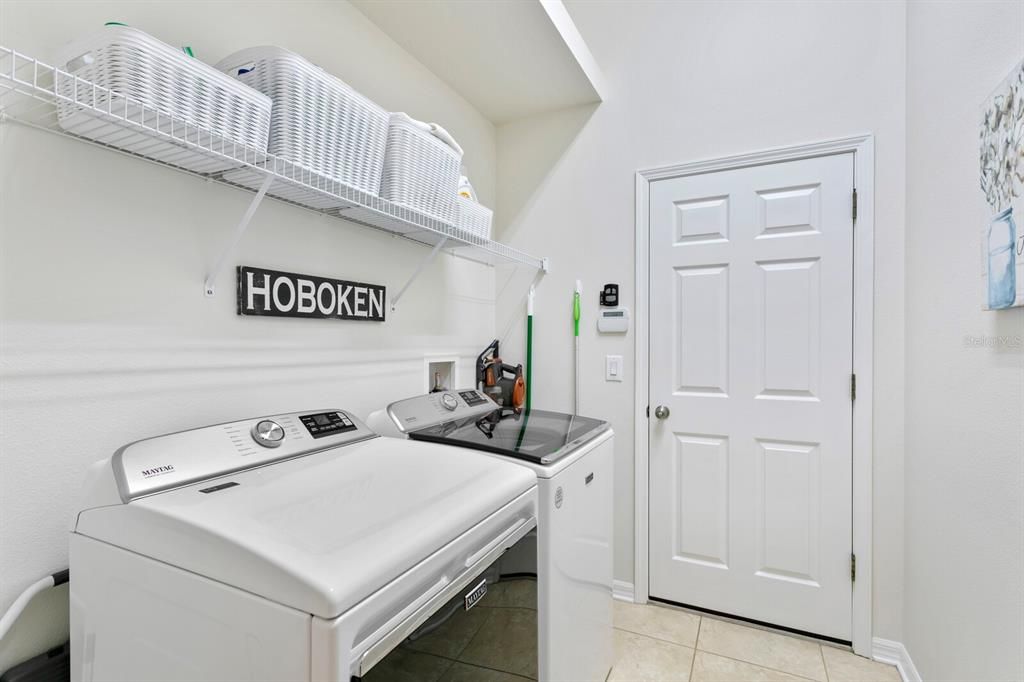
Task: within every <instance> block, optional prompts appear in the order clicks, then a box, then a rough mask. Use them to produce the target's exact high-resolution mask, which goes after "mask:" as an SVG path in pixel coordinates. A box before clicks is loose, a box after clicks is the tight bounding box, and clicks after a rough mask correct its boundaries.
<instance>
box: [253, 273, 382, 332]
mask: <svg viewBox="0 0 1024 682" xmlns="http://www.w3.org/2000/svg"><path fill="white" fill-rule="evenodd" d="M386 291H387V290H386V289H385V287H383V286H381V285H379V284H365V283H363V282H348V281H345V280H342V279H328V278H327V277H315V276H313V275H297V274H295V273H293V272H278V271H277V270H263V269H262V268H250V267H248V266H245V265H240V266H238V314H239V315H264V316H272V317H308V318H314V319H325V318H333V319H338V320H370V321H373V322H383V321H384V306H385V301H386V300H387V296H386Z"/></svg>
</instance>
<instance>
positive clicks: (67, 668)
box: [0, 642, 71, 682]
mask: <svg viewBox="0 0 1024 682" xmlns="http://www.w3.org/2000/svg"><path fill="white" fill-rule="evenodd" d="M70 679H71V643H70V642H65V643H64V644H63V645H62V646H58V647H54V648H53V649H50V650H49V651H47V652H46V653H45V654H39V655H38V656H36V657H34V658H30V659H28V660H27V661H25V662H24V663H19V664H18V665H16V666H14V667H13V668H11V669H10V670H8V671H7V672H5V673H4V674H3V675H0V682H68V680H70Z"/></svg>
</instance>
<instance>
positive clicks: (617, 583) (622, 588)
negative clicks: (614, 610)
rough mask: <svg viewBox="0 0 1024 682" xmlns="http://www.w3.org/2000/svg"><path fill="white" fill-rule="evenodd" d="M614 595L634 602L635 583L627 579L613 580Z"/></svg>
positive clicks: (622, 599) (616, 597)
mask: <svg viewBox="0 0 1024 682" xmlns="http://www.w3.org/2000/svg"><path fill="white" fill-rule="evenodd" d="M612 597H614V598H615V599H618V600H620V601H628V602H633V601H634V597H635V593H634V590H633V583H627V582H626V581H625V580H613V581H612Z"/></svg>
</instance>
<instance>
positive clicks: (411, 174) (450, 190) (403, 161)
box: [380, 113, 462, 225]
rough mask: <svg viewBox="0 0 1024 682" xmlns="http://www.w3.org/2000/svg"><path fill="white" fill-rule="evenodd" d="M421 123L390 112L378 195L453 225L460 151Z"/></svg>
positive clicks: (460, 159)
mask: <svg viewBox="0 0 1024 682" xmlns="http://www.w3.org/2000/svg"><path fill="white" fill-rule="evenodd" d="M423 125H424V124H420V123H418V122H416V121H414V120H413V119H411V118H410V117H409V116H407V115H406V114H403V113H395V114H391V123H390V125H389V126H388V145H387V152H386V153H385V155H384V174H383V176H382V177H381V183H380V196H381V198H383V199H387V200H388V201H392V202H394V203H396V204H401V205H402V206H405V207H407V208H411V209H413V210H414V211H418V212H420V213H423V214H425V215H427V216H429V217H431V218H435V219H437V220H440V221H441V222H444V223H447V224H448V225H455V224H456V214H455V197H456V195H457V194H458V189H459V166H460V164H461V162H462V152H461V150H457V149H455V148H453V147H452V146H450V145H449V144H446V143H445V142H442V141H441V140H440V139H438V138H437V137H436V136H434V135H432V134H431V133H429V132H427V131H425V130H424V129H423Z"/></svg>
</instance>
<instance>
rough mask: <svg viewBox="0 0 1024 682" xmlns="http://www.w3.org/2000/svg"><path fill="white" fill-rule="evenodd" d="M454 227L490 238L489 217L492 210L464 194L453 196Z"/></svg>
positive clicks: (491, 215) (491, 214) (490, 217)
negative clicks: (455, 217)
mask: <svg viewBox="0 0 1024 682" xmlns="http://www.w3.org/2000/svg"><path fill="white" fill-rule="evenodd" d="M455 206H456V215H457V216H458V221H457V223H456V227H458V228H460V229H462V230H465V231H467V232H472V233H473V234H475V235H479V236H481V237H483V238H484V239H490V238H491V219H492V217H493V215H494V214H493V212H492V211H491V209H489V208H487V207H486V206H484V205H483V204H478V203H477V202H475V201H473V200H472V199H467V198H466V197H464V196H457V197H455Z"/></svg>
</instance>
